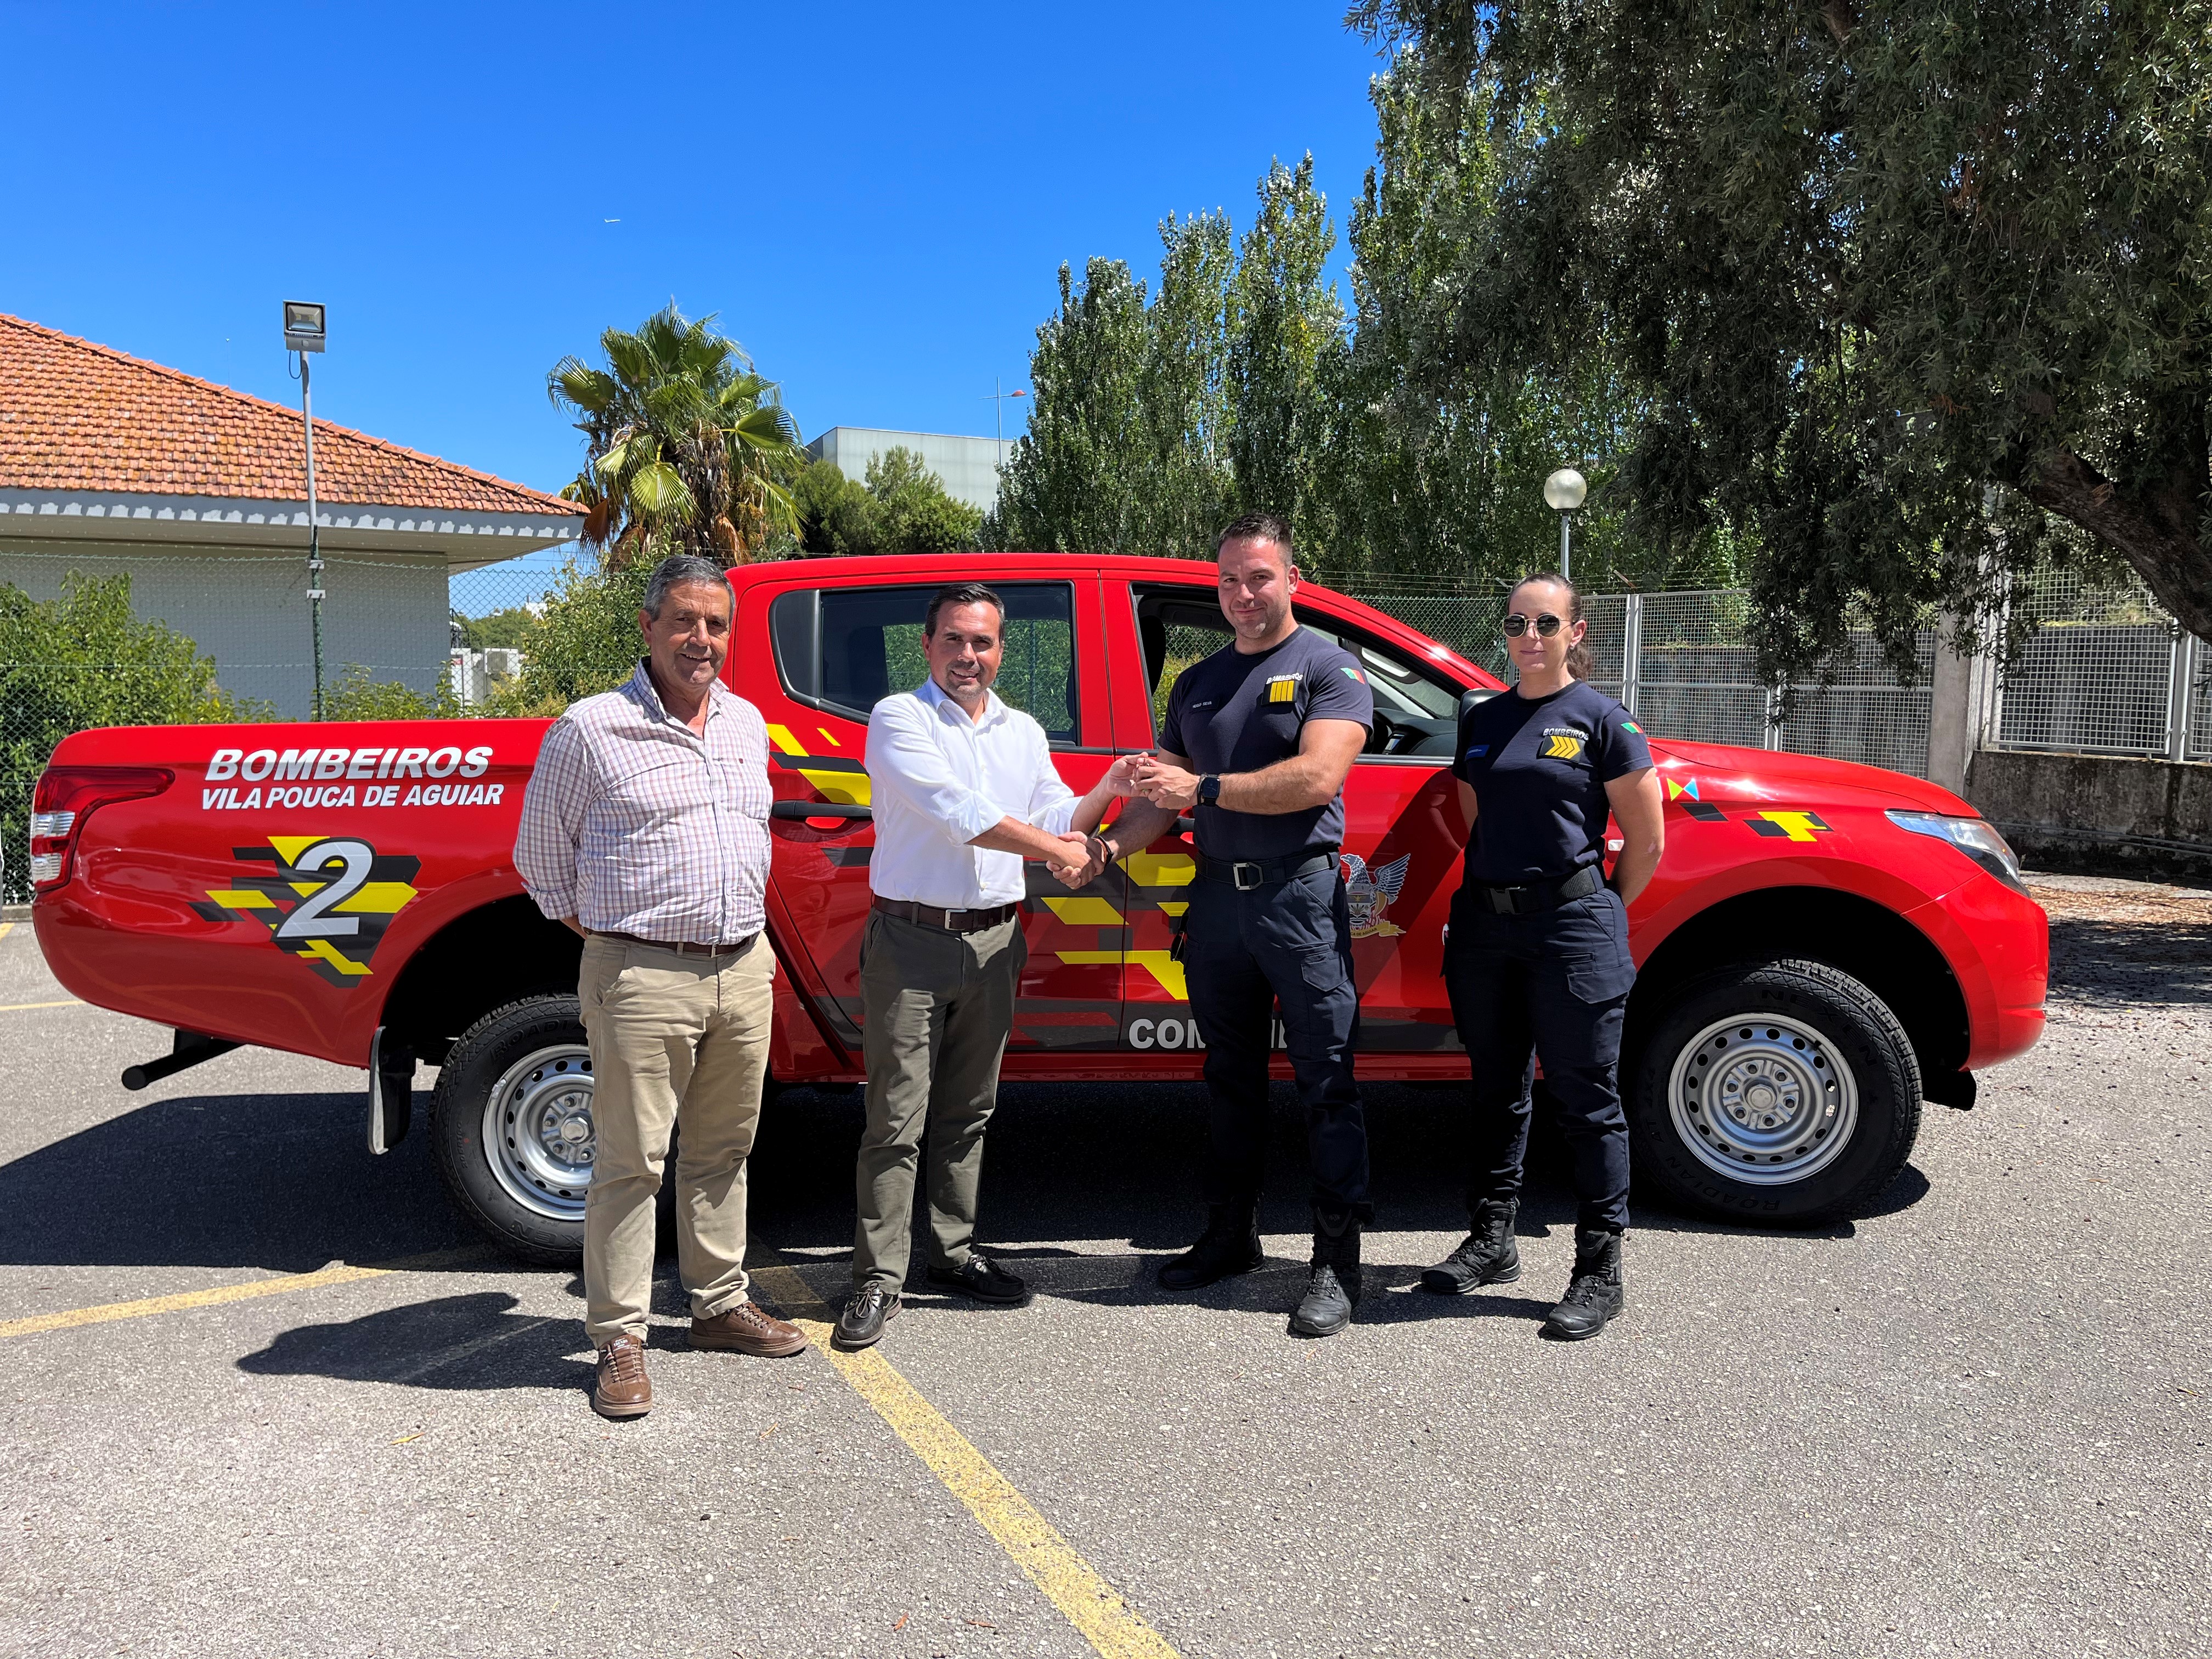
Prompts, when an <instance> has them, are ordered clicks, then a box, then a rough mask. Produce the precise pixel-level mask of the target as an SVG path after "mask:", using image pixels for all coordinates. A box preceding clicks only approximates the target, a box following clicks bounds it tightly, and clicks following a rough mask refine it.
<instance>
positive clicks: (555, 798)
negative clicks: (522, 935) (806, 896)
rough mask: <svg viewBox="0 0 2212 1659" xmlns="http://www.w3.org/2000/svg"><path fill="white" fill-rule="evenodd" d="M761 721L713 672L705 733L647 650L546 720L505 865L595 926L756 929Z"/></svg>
mask: <svg viewBox="0 0 2212 1659" xmlns="http://www.w3.org/2000/svg"><path fill="white" fill-rule="evenodd" d="M770 794H771V791H770V789H769V781H768V727H767V726H766V725H765V724H763V721H762V720H761V716H760V710H758V709H757V708H754V707H753V706H752V704H750V703H749V702H746V701H745V700H744V698H743V697H740V696H735V695H734V694H732V692H730V691H729V690H726V689H725V688H724V687H723V686H722V684H720V682H719V681H718V682H716V683H715V684H714V686H713V688H712V689H711V690H710V691H709V692H708V701H707V730H706V734H705V735H704V736H703V737H702V736H701V735H700V734H699V733H698V732H694V731H693V730H692V729H691V728H690V726H686V725H685V724H684V722H683V721H682V720H678V719H677V718H675V716H673V715H671V714H669V712H668V711H667V710H666V709H665V708H663V707H662V706H661V702H660V694H659V692H657V691H655V690H653V680H652V678H651V676H649V675H648V674H647V672H646V667H645V664H644V663H643V662H640V663H639V664H638V667H637V671H636V672H635V674H633V675H631V676H630V678H629V684H627V685H625V686H623V688H622V689H621V690H618V691H606V692H602V693H601V694H600V695H599V696H596V697H586V698H585V699H584V700H583V701H582V702H580V703H578V704H576V705H575V707H574V708H571V709H569V711H568V713H567V714H563V715H562V717H561V718H560V719H559V720H556V721H554V722H553V726H552V728H551V729H550V731H548V732H546V734H545V743H544V747H543V748H542V749H540V750H538V765H537V768H536V769H535V770H533V771H532V773H531V775H530V787H529V789H528V790H527V792H526V793H525V794H524V796H523V799H522V823H521V827H520V829H518V830H517V831H516V834H515V840H514V866H515V868H516V869H517V870H518V871H520V872H521V875H522V884H523V886H524V887H526V889H528V890H529V892H530V896H531V897H532V898H533V899H535V900H536V901H537V902H538V908H539V909H541V910H543V911H544V913H545V914H546V915H549V916H550V917H552V918H553V919H554V920H556V921H561V920H564V919H566V918H567V917H569V916H574V917H575V918H576V920H577V921H580V922H581V923H582V924H583V925H584V926H585V927H586V928H588V929H590V930H591V931H592V933H632V934H635V935H636V936H637V937H638V938H640V939H659V940H662V941H665V942H666V943H669V944H681V943H689V944H696V945H721V944H728V943H731V942H732V941H735V940H737V939H744V938H745V937H747V936H748V935H750V934H753V933H758V932H759V931H760V930H761V927H762V924H763V921H764V920H765V916H764V912H763V908H762V895H763V893H764V892H765V891H766V890H767V888H768V866H769V839H768V812H769V798H770Z"/></svg>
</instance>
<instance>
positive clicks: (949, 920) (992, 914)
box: [876, 898, 1022, 933]
mask: <svg viewBox="0 0 2212 1659" xmlns="http://www.w3.org/2000/svg"><path fill="white" fill-rule="evenodd" d="M876 908H877V909H878V910H880V911H882V912H883V913H884V915H887V916H896V917H897V918H898V919H899V920H900V921H918V922H920V923H921V925H922V926H923V927H935V928H938V929H939V930H940V931H941V932H944V933H981V932H982V931H983V930H984V929H985V928H986V927H997V926H998V925H999V924H1000V922H1002V921H1011V920H1012V918H1013V917H1014V916H1015V915H1017V914H1018V912H1019V911H1020V909H1021V908H1022V907H1021V906H1020V905H1018V904H1001V905H997V906H995V907H994V908H991V909H988V910H940V909H939V908H937V906H935V905H933V904H916V903H915V902H914V901H913V900H912V899H894V898H878V900H877V901H876Z"/></svg>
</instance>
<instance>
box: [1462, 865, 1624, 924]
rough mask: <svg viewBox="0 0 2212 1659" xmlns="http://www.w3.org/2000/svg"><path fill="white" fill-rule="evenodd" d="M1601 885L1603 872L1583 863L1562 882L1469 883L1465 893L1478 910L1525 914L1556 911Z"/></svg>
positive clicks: (1503, 914) (1603, 877) (1603, 879)
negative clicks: (1525, 884)
mask: <svg viewBox="0 0 2212 1659" xmlns="http://www.w3.org/2000/svg"><path fill="white" fill-rule="evenodd" d="M1604 885H1605V872H1604V871H1603V870H1601V868H1599V867H1598V866H1596V865H1595V864H1586V865H1584V866H1583V867H1582V868H1581V869H1579V870H1577V871H1576V872H1574V874H1572V875H1571V876H1569V877H1568V878H1566V879H1565V881H1553V882H1534V883H1532V884H1529V885H1528V886H1526V887H1492V886H1491V885H1489V884H1487V883H1470V884H1468V896H1469V897H1471V898H1472V899H1473V900H1474V903H1475V906H1476V908H1479V909H1483V910H1489V911H1492V912H1494V913H1495V914H1497V915H1501V916H1525V915H1528V914H1529V913H1530V912H1532V911H1536V910H1556V909H1558V908H1559V907H1560V906H1561V905H1563V904H1571V903H1573V902H1575V901H1576V900H1577V899H1578V898H1587V897H1588V896H1589V895H1590V894H1592V893H1595V892H1596V891H1597V890H1599V889H1600V888H1601V887H1603V886H1604Z"/></svg>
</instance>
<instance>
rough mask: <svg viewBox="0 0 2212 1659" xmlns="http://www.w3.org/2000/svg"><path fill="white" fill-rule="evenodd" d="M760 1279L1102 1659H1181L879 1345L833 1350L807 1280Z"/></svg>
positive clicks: (780, 1270) (776, 1275) (823, 1312)
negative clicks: (848, 1351)
mask: <svg viewBox="0 0 2212 1659" xmlns="http://www.w3.org/2000/svg"><path fill="white" fill-rule="evenodd" d="M753 1279H754V1282H755V1283H756V1284H757V1285H759V1286H760V1288H762V1289H763V1290H765V1291H767V1292H768V1293H769V1296H770V1297H773V1298H774V1299H775V1301H776V1302H778V1303H780V1304H781V1305H782V1308H783V1310H784V1312H785V1314H786V1315H787V1316H789V1317H790V1318H791V1319H792V1321H793V1323H795V1324H797V1325H798V1327H799V1328H800V1329H801V1330H803V1331H805V1333H806V1334H807V1336H808V1338H809V1339H810V1340H812V1342H813V1343H814V1345H815V1346H817V1348H819V1349H821V1351H822V1352H823V1353H824V1354H826V1355H828V1356H829V1363H830V1364H833V1365H835V1366H836V1368H837V1370H838V1372H839V1374H840V1375H841V1376H843V1377H844V1379H845V1380H846V1381H847V1382H848V1383H851V1384H852V1385H853V1389H854V1392H855V1393H856V1394H858V1395H860V1398H861V1399H863V1400H865V1401H867V1402H868V1404H869V1405H870V1406H871V1407H873V1408H874V1410H875V1413H876V1414H877V1415H878V1417H880V1418H882V1419H884V1422H886V1423H888V1424H890V1425H891V1428H892V1429H893V1431H896V1434H897V1435H898V1437H899V1438H900V1439H902V1440H903V1441H905V1442H906V1443H907V1444H908V1446H909V1447H910V1448H912V1449H913V1450H914V1453H915V1455H916V1456H918V1457H920V1458H921V1461H922V1462H924V1463H926V1464H927V1465H928V1466H929V1472H930V1473H931V1474H934V1475H935V1476H936V1477H937V1478H938V1479H939V1480H941V1481H943V1482H944V1483H945V1488H946V1490H947V1491H949V1492H951V1494H952V1495H953V1496H954V1497H955V1498H958V1499H959V1500H960V1501H961V1503H962V1504H963V1505H965V1506H966V1508H967V1510H968V1513H969V1514H970V1515H972V1516H975V1519H976V1521H977V1522H980V1523H981V1526H982V1528H983V1530H984V1531H986V1532H987V1533H989V1534H991V1536H992V1537H993V1538H994V1539H996V1540H997V1541H998V1543H999V1547H1000V1548H1001V1549H1003V1550H1005V1551H1006V1553H1007V1554H1008V1555H1009V1556H1011V1557H1012V1559H1013V1562H1014V1565H1016V1566H1018V1567H1019V1568H1020V1569H1021V1570H1022V1571H1023V1572H1024V1574H1026V1575H1027V1576H1028V1578H1029V1581H1030V1583H1033V1584H1035V1585H1036V1587H1037V1588H1038V1589H1041V1590H1042V1591H1043V1592H1044V1594H1045V1595H1046V1596H1047V1597H1048V1599H1049V1600H1050V1601H1051V1602H1052V1604H1053V1605H1054V1607H1058V1608H1059V1609H1060V1612H1061V1613H1065V1614H1066V1617H1067V1620H1068V1622H1069V1623H1070V1624H1072V1625H1073V1626H1075V1628H1076V1630H1077V1631H1078V1632H1080V1633H1081V1635H1082V1637H1083V1638H1084V1640H1085V1641H1086V1642H1088V1643H1090V1644H1091V1646H1092V1647H1093V1648H1095V1649H1097V1650H1098V1652H1099V1653H1100V1654H1101V1655H1103V1656H1104V1659H1179V1656H1177V1654H1176V1650H1174V1649H1173V1648H1171V1647H1170V1646H1169V1645H1168V1644H1167V1643H1166V1642H1165V1641H1164V1639H1163V1638H1161V1636H1160V1633H1159V1632H1158V1631H1156V1630H1154V1629H1153V1628H1152V1626H1150V1625H1148V1624H1146V1622H1145V1620H1144V1619H1143V1618H1142V1616H1141V1615H1139V1613H1137V1611H1136V1610H1135V1609H1134V1608H1133V1607H1130V1606H1129V1604H1128V1603H1127V1601H1123V1600H1122V1599H1121V1592H1119V1591H1118V1590H1116V1589H1115V1588H1114V1587H1113V1586H1112V1585H1111V1584H1109V1583H1107V1582H1106V1580H1105V1579H1104V1578H1103V1577H1100V1576H1099V1573H1098V1571H1097V1568H1095V1567H1093V1566H1092V1565H1091V1564H1090V1563H1089V1562H1088V1561H1086V1560H1085V1559H1083V1558H1082V1557H1081V1556H1080V1555H1079V1554H1077V1553H1076V1552H1075V1549H1074V1547H1073V1546H1072V1545H1071V1544H1069V1543H1068V1541H1067V1540H1066V1539H1065V1538H1063V1537H1061V1536H1060V1532H1059V1530H1058V1528H1055V1527H1054V1525H1053V1524H1052V1522H1049V1521H1048V1520H1046V1519H1045V1518H1044V1516H1042V1515H1041V1514H1039V1513H1038V1512H1037V1509H1036V1505H1035V1504H1031V1503H1030V1500H1029V1499H1028V1498H1024V1497H1023V1496H1022V1495H1021V1493H1020V1492H1018V1491H1016V1490H1015V1489H1014V1486H1013V1483H1012V1481H1010V1480H1007V1479H1006V1476H1005V1475H1003V1474H1000V1473H999V1471H998V1470H997V1469H995V1468H993V1467H992V1466H991V1462H990V1460H989V1459H988V1458H987V1457H985V1456H984V1455H983V1454H982V1453H981V1452H980V1451H977V1450H976V1449H975V1447H974V1446H973V1445H971V1444H969V1441H968V1438H967V1437H966V1436H964V1435H963V1434H962V1433H961V1432H960V1431H959V1430H957V1429H956V1428H954V1427H953V1426H952V1425H951V1423H949V1422H947V1421H946V1420H945V1417H944V1416H943V1414H942V1413H939V1411H938V1409H937V1407H934V1406H933V1405H931V1404H930V1403H929V1401H927V1400H925V1399H923V1398H922V1397H921V1395H920V1394H919V1393H918V1392H916V1391H915V1387H914V1385H913V1384H912V1383H908V1381H907V1380H906V1378H904V1377H903V1376H900V1375H899V1373H898V1372H897V1371H896V1370H895V1369H893V1367H892V1365H891V1363H890V1360H888V1359H886V1358H884V1357H883V1355H882V1354H881V1353H880V1352H878V1351H877V1350H876V1349H874V1348H863V1349H861V1350H860V1352H858V1353H845V1352H841V1351H840V1350H838V1349H836V1348H833V1347H831V1346H829V1321H830V1314H829V1309H827V1308H826V1307H824V1306H823V1304H822V1302H821V1300H820V1298H818V1297H816V1295H815V1294H814V1292H813V1291H811V1290H809V1289H808V1288H807V1287H806V1281H805V1279H801V1278H800V1277H799V1275H798V1274H797V1273H794V1272H793V1270H792V1269H791V1268H790V1267H788V1266H787V1265H785V1264H783V1263H781V1262H774V1263H770V1264H768V1265H765V1266H763V1267H760V1268H759V1269H758V1270H757V1272H755V1273H754V1274H753Z"/></svg>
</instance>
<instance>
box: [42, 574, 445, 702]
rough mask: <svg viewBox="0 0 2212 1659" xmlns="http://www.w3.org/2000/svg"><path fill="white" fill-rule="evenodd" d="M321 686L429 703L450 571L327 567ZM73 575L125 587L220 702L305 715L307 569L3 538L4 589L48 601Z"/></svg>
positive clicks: (309, 663)
mask: <svg viewBox="0 0 2212 1659" xmlns="http://www.w3.org/2000/svg"><path fill="white" fill-rule="evenodd" d="M324 565H325V569H324V573H323V586H324V593H325V599H324V601H323V675H324V681H325V684H326V685H332V684H337V681H338V680H339V679H340V678H343V676H344V674H345V672H346V671H347V669H348V667H349V665H352V664H355V663H359V664H362V665H364V666H365V667H366V668H367V669H368V673H369V678H372V679H378V680H402V681H404V682H405V683H406V684H409V685H410V686H413V687H414V688H415V689H416V690H420V691H428V690H432V689H433V688H434V687H435V685H436V684H437V682H438V679H439V678H440V676H441V675H442V674H444V673H445V672H446V670H447V650H448V648H449V643H448V641H449V633H448V629H447V597H446V595H447V586H446V583H447V563H446V560H445V558H444V556H442V555H440V556H431V557H418V558H410V557H406V556H366V555H362V554H358V553H352V554H345V555H339V556H325V559H324ZM72 570H75V571H79V572H82V574H86V575H88V576H94V575H97V576H111V575H114V574H118V573H124V572H127V573H128V574H130V577H131V611H132V612H133V613H134V614H135V615H137V617H139V618H140V619H141V620H142V621H149V622H163V623H167V624H168V625H169V626H170V627H171V628H173V629H176V630H177V631H178V632H179V633H180V634H184V635H188V636H190V637H191V640H192V641H194V642H195V643H196V644H197V646H198V647H199V648H200V650H201V651H202V652H203V653H204V654H206V655H208V656H211V657H213V658H214V659H215V660H216V678H217V680H218V681H219V682H220V683H221V684H222V687H223V689H224V690H228V691H230V692H233V693H234V694H236V695H238V696H246V697H258V698H263V699H265V700H266V701H268V702H272V703H274V704H275V705H276V712H277V713H278V714H280V715H283V716H285V717H287V718H293V719H304V718H306V717H307V715H308V714H310V713H311V712H312V704H313V692H314V668H313V663H314V653H313V633H312V629H311V626H310V623H309V617H308V611H309V606H308V604H307V562H306V560H305V559H304V558H303V557H301V556H297V555H284V556H271V555H270V554H269V553H268V552H266V551H265V550H252V551H247V550H239V551H236V552H230V551H228V550H219V549H211V550H209V551H208V552H206V553H197V552H195V553H190V554H182V555H179V554H173V553H169V552H167V551H163V552H161V553H148V552H145V551H143V550H139V549H136V548H132V547H131V546H128V545H125V544H113V543H100V542H93V541H77V540H74V539H72V540H70V541H68V542H46V543H40V542H35V541H31V540H27V539H24V538H15V537H8V538H0V582H9V583H12V584H14V585H15V586H17V587H20V588H21V589H22V590H23V591H24V592H27V593H28V594H29V595H30V596H31V597H32V598H33V599H52V598H53V597H54V596H55V595H56V594H58V592H60V591H61V586H62V582H63V580H64V577H65V576H66V575H67V574H68V573H69V572H70V571H72Z"/></svg>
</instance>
